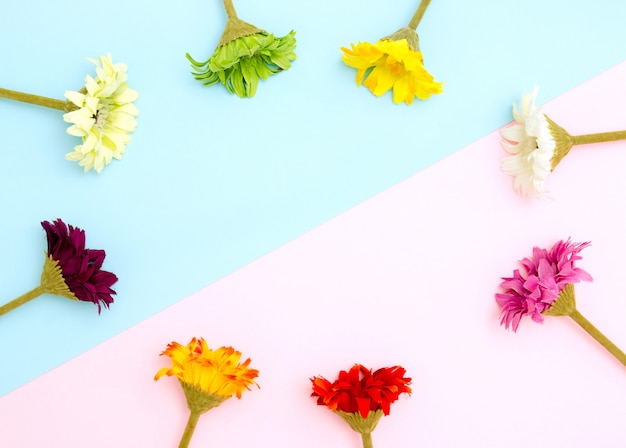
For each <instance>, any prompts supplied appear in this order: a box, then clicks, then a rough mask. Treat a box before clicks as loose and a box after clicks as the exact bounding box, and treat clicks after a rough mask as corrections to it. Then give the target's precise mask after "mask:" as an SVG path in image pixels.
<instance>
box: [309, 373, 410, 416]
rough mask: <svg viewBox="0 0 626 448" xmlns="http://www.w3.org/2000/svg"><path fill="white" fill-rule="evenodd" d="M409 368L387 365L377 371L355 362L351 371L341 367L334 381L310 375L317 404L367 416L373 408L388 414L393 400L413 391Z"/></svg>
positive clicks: (333, 409) (313, 395)
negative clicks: (407, 375)
mask: <svg viewBox="0 0 626 448" xmlns="http://www.w3.org/2000/svg"><path fill="white" fill-rule="evenodd" d="M405 373H406V370H405V369H404V368H403V367H400V366H394V367H384V368H382V369H378V370H376V371H375V372H374V373H372V371H371V370H370V369H367V368H365V367H363V366H362V365H360V364H355V365H354V366H353V367H352V368H351V369H350V370H349V371H348V372H346V371H345V370H342V371H340V372H339V377H338V378H337V380H336V381H335V382H333V383H331V382H330V381H328V380H327V379H325V378H323V377H315V378H311V382H312V383H313V393H312V394H311V396H312V397H317V404H319V405H324V406H327V407H328V409H330V410H331V411H343V412H348V413H357V412H358V413H359V414H360V415H361V417H363V418H367V415H368V413H369V412H370V411H377V410H382V411H383V413H384V414H385V415H389V410H390V406H391V403H393V402H394V401H396V400H397V399H398V397H399V396H400V394H403V393H407V394H410V393H411V388H410V387H409V384H411V378H405V377H404V374H405Z"/></svg>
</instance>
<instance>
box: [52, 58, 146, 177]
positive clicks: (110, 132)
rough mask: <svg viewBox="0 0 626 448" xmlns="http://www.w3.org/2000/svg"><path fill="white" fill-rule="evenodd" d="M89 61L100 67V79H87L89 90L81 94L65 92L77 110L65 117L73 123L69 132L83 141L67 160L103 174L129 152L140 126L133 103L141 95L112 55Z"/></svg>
mask: <svg viewBox="0 0 626 448" xmlns="http://www.w3.org/2000/svg"><path fill="white" fill-rule="evenodd" d="M89 61H90V62H93V63H94V64H95V65H96V77H95V78H93V77H91V76H90V75H87V76H86V78H85V87H84V88H82V89H81V90H80V91H79V92H74V91H69V90H68V91H67V92H65V97H66V98H67V99H68V100H69V101H70V102H71V103H72V104H74V105H75V106H76V107H77V109H76V110H73V111H71V112H68V113H66V114H65V115H63V119H64V120H65V121H66V122H68V123H72V126H70V127H69V128H68V129H67V132H68V134H70V135H74V136H77V137H82V139H83V144H82V145H77V146H75V147H74V152H71V153H68V154H66V156H65V157H66V158H67V159H68V160H74V161H77V162H78V164H79V165H80V166H83V167H84V168H85V172H87V171H89V170H91V169H93V170H95V171H96V172H98V173H99V172H100V171H102V169H103V168H104V167H105V165H108V164H109V163H111V160H113V159H118V160H119V159H121V158H122V154H124V152H126V144H127V143H128V142H130V135H129V134H130V133H131V132H133V131H134V130H135V127H136V126H137V122H136V121H135V117H136V116H137V115H138V114H139V111H138V110H137V107H135V105H134V104H133V102H134V101H136V100H137V98H138V97H139V93H137V91H136V90H133V89H130V88H129V87H128V83H127V82H126V80H127V78H128V76H127V75H126V69H127V67H126V64H120V63H117V64H113V62H112V60H111V55H110V54H107V55H106V56H100V58H99V59H98V60H96V59H89Z"/></svg>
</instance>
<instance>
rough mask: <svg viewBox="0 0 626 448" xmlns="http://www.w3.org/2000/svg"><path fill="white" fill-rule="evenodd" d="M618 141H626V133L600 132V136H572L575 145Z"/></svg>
mask: <svg viewBox="0 0 626 448" xmlns="http://www.w3.org/2000/svg"><path fill="white" fill-rule="evenodd" d="M616 140H626V131H615V132H600V133H598V134H584V135H573V136H572V141H573V143H574V144H575V145H585V144H587V143H601V142H614V141H616Z"/></svg>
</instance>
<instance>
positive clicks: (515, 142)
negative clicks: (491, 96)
mask: <svg viewBox="0 0 626 448" xmlns="http://www.w3.org/2000/svg"><path fill="white" fill-rule="evenodd" d="M537 91H538V89H537V88H536V87H535V88H534V89H533V91H532V93H530V94H525V95H524V96H523V97H522V103H521V105H520V109H519V110H518V108H517V105H516V104H513V118H514V119H515V123H514V124H513V125H511V126H509V127H506V128H504V129H501V130H500V134H501V135H502V147H503V148H504V149H505V150H506V151H507V152H508V153H509V154H513V155H512V156H510V157H505V158H503V159H502V171H504V172H505V173H506V174H509V175H511V176H514V177H515V180H514V183H513V185H514V187H515V190H516V191H517V192H518V193H521V194H523V195H527V196H538V197H544V196H545V194H546V190H545V188H544V182H545V180H546V179H547V177H548V175H549V174H550V173H551V172H552V168H553V167H552V158H553V157H554V154H555V149H556V146H557V145H556V142H555V140H554V137H553V136H552V134H551V132H550V128H549V125H548V120H547V117H546V116H545V114H544V113H543V110H542V108H541V107H537V106H535V98H536V96H537Z"/></svg>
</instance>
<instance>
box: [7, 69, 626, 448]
mask: <svg viewBox="0 0 626 448" xmlns="http://www.w3.org/2000/svg"><path fill="white" fill-rule="evenodd" d="M625 77H626V63H622V64H620V65H618V66H616V67H614V68H613V69H611V70H609V71H607V72H605V73H603V74H601V75H600V76H598V77H596V78H594V79H592V80H591V81H589V82H587V83H585V84H583V85H581V86H579V87H577V88H576V89H574V90H572V91H569V92H567V93H566V94H565V95H563V96H561V97H559V98H557V99H556V100H554V101H552V102H550V103H549V104H547V105H546V112H547V113H548V114H549V115H550V116H551V117H552V118H553V119H554V120H555V121H557V122H558V123H560V124H561V125H563V126H564V127H565V128H566V129H568V130H570V131H572V132H576V133H591V132H599V131H603V130H614V129H619V128H620V127H621V126H623V124H624V123H626V110H624V108H623V104H624V103H626V89H624V88H623V82H622V80H623V79H624V78H625ZM501 156H503V151H502V150H501V149H500V146H499V135H498V133H497V132H494V133H491V134H489V135H487V136H485V137H484V138H481V139H480V140H478V141H476V142H475V143H473V144H471V145H469V146H467V147H465V148H463V149H462V150H460V151H459V152H457V153H455V154H454V155H452V156H450V157H448V158H446V159H444V160H443V161H441V162H439V163H437V164H436V165H434V166H432V167H430V168H428V169H426V170H424V171H422V172H420V173H418V174H416V175H414V176H412V177H411V178H409V179H408V180H406V181H404V182H402V183H400V184H398V185H396V186H394V187H392V188H390V189H388V190H386V191H384V192H382V193H381V194H379V195H377V196H375V197H373V198H372V199H370V200H368V201H366V202H364V203H362V204H361V205H359V206H357V207H355V208H353V209H351V210H349V211H348V212H346V213H344V214H342V215H340V216H338V217H337V218H335V219H332V220H331V221H329V222H327V223H325V224H324V225H322V226H319V227H317V228H316V229H314V230H313V231H311V232H309V233H307V234H305V235H303V236H301V237H299V238H297V239H295V240H293V241H292V242H290V243H288V244H286V245H284V246H282V247H281V248H279V249H277V250H276V251H274V252H272V253H270V254H269V255H267V256H264V257H262V258H261V259H259V260H257V261H255V262H254V263H252V264H250V265H248V266H246V267H244V268H242V269H240V270H238V271H236V272H235V273H233V274H231V275H229V276H227V277H226V278H224V279H222V280H220V281H218V282H216V283H214V284H212V285H210V286H208V287H206V288H204V289H202V290H200V291H198V292H197V293H195V294H193V295H191V296H189V297H188V298H186V299H185V300H183V301H181V302H179V303H177V304H175V305H173V306H171V307H169V308H167V309H166V310H164V311H162V312H160V313H159V314H157V315H155V316H153V317H151V318H149V319H147V320H145V321H143V322H141V323H140V324H138V325H136V326H134V327H132V328H131V329H129V330H127V331H125V332H123V333H121V334H119V335H117V336H115V337H113V338H111V339H110V340H108V341H107V342H106V343H104V344H101V345H99V346H97V347H95V348H94V349H92V350H90V351H88V352H86V353H85V354H83V355H81V356H79V357H77V358H75V359H73V360H71V361H70V362H68V363H66V364H64V365H62V366H60V367H58V368H56V369H54V370H53V371H51V372H50V373H48V374H45V375H43V376H41V377H40V378H38V379H37V380H35V381H32V382H31V383H29V384H27V385H25V386H23V387H21V388H20V389H18V390H16V391H14V392H11V393H9V394H7V395H6V396H4V397H3V398H1V399H0V415H2V416H3V418H2V431H1V432H0V444H1V445H3V446H4V445H7V446H8V445H11V446H15V441H19V443H20V444H19V445H18V446H21V447H33V448H34V447H40V446H45V445H51V444H52V445H54V446H89V447H93V448H99V447H102V448H104V447H110V446H175V445H176V443H177V442H178V438H179V437H180V434H181V431H182V428H183V427H184V424H185V421H186V417H187V410H186V407H185V403H184V398H183V395H182V393H181V391H180V388H179V386H178V384H177V383H176V381H175V380H172V379H163V380H160V381H159V382H158V383H154V382H153V381H152V377H153V375H154V373H155V372H156V371H157V370H158V369H159V368H160V367H161V366H163V365H166V364H167V363H166V360H165V359H161V358H159V356H158V354H159V352H160V351H161V350H162V349H163V348H164V347H165V345H166V344H167V343H169V342H171V341H172V340H178V341H180V342H186V341H188V340H189V339H190V338H191V337H192V336H203V337H205V338H206V339H207V340H208V341H209V343H210V344H211V345H213V346H219V345H233V346H235V347H236V348H238V349H239V350H241V351H242V352H243V353H244V356H250V357H252V360H253V364H252V365H253V366H254V367H256V368H258V369H259V370H260V372H261V374H260V377H259V383H260V385H261V389H260V390H253V391H252V392H248V393H246V394H245V395H244V397H243V398H242V400H241V401H237V400H236V399H232V400H229V401H228V402H226V403H225V404H224V405H222V406H221V407H220V408H218V409H217V410H213V411H211V412H209V413H207V414H205V415H204V416H203V417H202V418H201V420H200V423H199V426H198V429H197V431H196V434H195V436H194V441H193V442H192V444H193V445H194V446H232V447H244V446H268V447H269V446H272V447H294V446H297V447H303V448H312V447H319V446H325V447H337V448H338V447H345V446H357V444H358V435H357V434H355V433H353V432H351V430H349V428H347V426H345V424H344V423H343V422H341V420H340V419H339V418H338V417H336V416H334V415H332V414H331V413H330V412H328V411H327V410H325V409H323V408H321V407H318V406H316V405H315V404H314V400H313V399H311V398H309V393H310V386H309V381H308V378H309V377H311V376H314V375H318V374H321V375H324V376H327V377H330V376H333V375H334V374H336V372H337V371H338V370H339V369H345V368H349V367H350V366H351V365H352V363H354V362H359V363H363V364H366V365H369V366H371V367H374V368H376V367H381V366H386V365H393V364H397V363H399V364H401V365H403V366H404V367H406V368H407V370H408V373H409V375H410V376H412V377H413V379H414V392H413V396H412V397H410V398H408V399H401V400H400V401H399V402H398V403H396V404H395V405H394V406H393V407H392V411H391V415H390V416H389V417H387V418H385V419H383V420H382V422H381V423H380V425H379V427H378V429H377V430H376V432H375V433H374V443H375V444H376V446H381V447H382V446H388V447H391V446H429V447H450V446H469V445H471V446H481V447H496V446H503V445H504V446H507V447H512V448H515V447H520V448H521V447H524V448H525V447H528V446H531V445H532V446H535V447H546V448H547V447H554V446H568V447H580V448H583V447H585V448H586V447H589V446H603V447H620V446H624V444H625V443H626V434H624V432H623V430H622V425H621V416H623V415H624V413H626V368H625V367H624V366H622V365H620V364H618V363H617V362H616V361H615V360H614V359H613V358H612V357H611V356H610V355H608V354H607V353H605V352H604V351H603V349H602V348H601V347H600V346H598V345H597V344H596V343H595V342H594V341H593V340H591V339H590V338H589V337H588V336H587V335H586V334H585V333H584V332H582V331H581V330H579V329H578V328H577V327H576V326H575V325H574V324H573V323H571V322H569V321H567V320H565V319H559V318H550V317H548V318H546V322H545V323H544V324H543V325H537V324H534V323H532V322H529V321H524V322H523V323H522V325H521V327H520V330H519V332H518V333H517V334H512V333H508V332H506V331H505V330H504V329H503V328H501V327H500V326H499V325H498V310H497V307H496V305H495V301H494V298H493V294H494V292H495V290H496V288H497V285H498V284H499V278H500V276H503V275H508V274H510V272H511V270H512V269H513V268H514V267H515V261H516V260H517V259H520V258H522V257H524V256H526V255H529V253H530V250H531V248H532V246H533V245H540V246H544V245H550V244H551V243H553V242H554V241H555V240H557V239H561V238H567V237H568V236H571V237H572V238H573V239H574V240H575V241H584V240H591V241H592V243H593V245H592V246H591V247H590V248H588V249H586V250H585V253H583V256H584V259H583V260H582V262H580V264H579V265H580V266H581V267H584V268H585V269H586V270H587V271H589V272H590V273H591V274H592V275H593V276H594V279H595V281H594V283H590V284H581V285H580V286H577V295H578V302H579V308H580V309H581V311H583V310H584V311H583V312H584V313H585V315H587V316H588V317H589V319H590V320H592V321H593V322H594V323H595V324H596V325H597V326H598V327H600V328H601V329H603V330H604V331H605V333H606V334H607V336H609V337H610V338H611V339H612V340H613V341H614V342H615V343H616V344H617V345H620V346H622V347H624V346H626V329H625V328H624V327H623V325H622V322H623V320H624V316H626V300H624V297H623V294H622V291H623V287H622V278H623V253H625V252H626V237H625V236H624V232H623V228H624V226H625V225H626V213H625V210H624V205H623V200H622V199H621V197H622V192H623V191H625V190H626V177H625V176H623V172H622V171H623V170H622V167H623V166H624V165H625V164H626V143H624V142H614V143H606V144H601V145H590V146H588V147H584V148H582V147H579V148H574V149H573V150H572V152H571V153H570V155H568V156H567V158H566V159H565V160H564V161H563V162H562V163H561V165H560V166H559V167H558V169H557V170H556V171H555V172H554V173H553V175H552V176H551V177H550V179H549V181H548V188H549V189H550V190H551V193H552V195H553V196H554V198H555V199H554V200H552V201H544V202H538V201H529V200H524V199H522V198H520V197H518V196H516V195H515V194H514V193H513V190H512V187H511V180H510V178H508V177H507V176H504V175H502V174H501V173H500V172H499V158H500V157H501ZM529 425H530V426H531V427H532V430H529ZM34 428H36V430H34Z"/></svg>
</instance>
